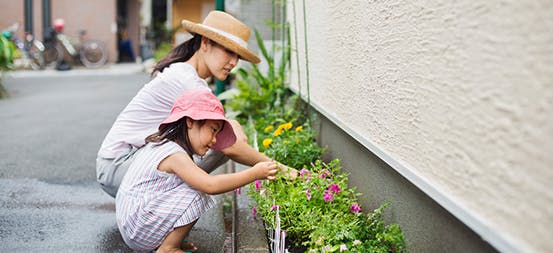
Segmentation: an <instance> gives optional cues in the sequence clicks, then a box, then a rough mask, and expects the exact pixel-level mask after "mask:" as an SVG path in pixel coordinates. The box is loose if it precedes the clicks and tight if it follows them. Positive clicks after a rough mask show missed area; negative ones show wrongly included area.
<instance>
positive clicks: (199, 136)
mask: <svg viewBox="0 0 553 253" xmlns="http://www.w3.org/2000/svg"><path fill="white" fill-rule="evenodd" d="M223 124H224V123H223V121H222V120H205V121H204V122H203V124H202V121H197V120H191V119H187V126H188V129H187V131H188V138H189V139H190V145H191V146H192V147H190V148H191V149H192V152H194V153H195V154H197V155H199V156H204V155H205V154H206V153H207V151H208V150H209V149H210V148H211V146H213V144H215V142H217V139H216V138H215V137H216V136H217V134H218V133H219V132H220V131H221V129H222V128H223Z"/></svg>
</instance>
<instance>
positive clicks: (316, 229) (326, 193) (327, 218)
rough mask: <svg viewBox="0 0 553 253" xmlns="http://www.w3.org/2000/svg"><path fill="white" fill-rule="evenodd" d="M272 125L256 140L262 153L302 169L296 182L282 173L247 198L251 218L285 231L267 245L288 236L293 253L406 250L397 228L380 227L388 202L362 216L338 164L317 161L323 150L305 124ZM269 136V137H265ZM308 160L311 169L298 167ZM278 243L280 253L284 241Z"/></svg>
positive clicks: (260, 184) (257, 184) (259, 184)
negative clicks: (252, 204) (259, 143)
mask: <svg viewBox="0 0 553 253" xmlns="http://www.w3.org/2000/svg"><path fill="white" fill-rule="evenodd" d="M271 126H272V125H270V126H268V127H265V128H264V132H265V135H260V138H258V140H259V141H261V142H262V145H261V147H263V151H264V152H265V153H266V154H268V155H272V157H275V159H277V160H279V161H281V160H283V161H290V163H293V164H294V165H295V166H297V167H296V168H302V169H301V170H300V172H299V176H298V177H297V178H295V179H292V178H290V176H289V175H288V174H285V173H281V174H279V175H278V177H277V179H276V180H275V181H270V182H269V181H264V182H263V181H256V182H255V183H254V184H252V185H250V188H251V189H250V191H248V193H249V195H250V196H251V197H252V199H253V200H254V202H255V203H256V205H255V206H254V207H252V212H253V215H254V216H260V217H262V219H263V221H264V222H265V224H266V226H267V229H269V230H277V231H276V233H279V231H278V230H281V231H285V233H280V234H278V235H276V236H275V233H273V238H270V240H271V241H275V240H280V239H282V238H283V237H288V238H289V240H288V242H289V243H288V245H287V248H288V250H290V251H293V252H304V251H308V252H405V251H406V247H405V242H404V238H403V233H402V232H401V229H400V227H399V226H398V225H397V224H391V225H388V226H386V225H385V224H384V222H383V217H382V211H383V210H384V208H385V207H386V206H388V205H389V203H385V204H383V205H382V206H380V207H379V208H378V209H376V210H374V211H373V212H367V213H366V214H365V213H363V212H362V208H361V206H360V205H359V203H358V201H357V197H358V196H359V195H360V194H359V193H357V192H356V191H355V189H354V188H349V187H348V184H347V180H348V178H347V174H345V173H341V171H340V170H341V167H340V161H339V160H338V159H335V160H333V161H331V162H329V163H324V162H322V161H321V160H320V159H318V157H319V156H320V154H321V152H322V149H321V148H320V147H318V146H317V145H316V144H315V143H314V142H313V135H312V134H314V133H313V131H311V130H310V127H309V125H308V124H307V123H304V125H301V126H296V127H293V124H292V123H291V122H288V123H284V124H280V125H278V126H277V127H276V128H273V127H271ZM272 130H274V131H272ZM267 132H268V133H271V134H270V135H269V136H268V137H267V136H266V135H267ZM298 158H301V159H304V160H297V159H298ZM311 160H314V162H312V163H309V164H305V163H303V164H302V163H301V162H299V161H311ZM275 237H280V238H275ZM276 244H278V245H276V246H275V247H276V248H282V245H281V244H282V242H277V243H276ZM274 251H276V250H274Z"/></svg>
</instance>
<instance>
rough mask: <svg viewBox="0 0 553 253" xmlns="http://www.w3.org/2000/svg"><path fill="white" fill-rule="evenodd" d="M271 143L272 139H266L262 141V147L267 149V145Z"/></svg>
mask: <svg viewBox="0 0 553 253" xmlns="http://www.w3.org/2000/svg"><path fill="white" fill-rule="evenodd" d="M272 142H273V139H271V138H267V139H265V140H263V147H269V145H271V143H272Z"/></svg>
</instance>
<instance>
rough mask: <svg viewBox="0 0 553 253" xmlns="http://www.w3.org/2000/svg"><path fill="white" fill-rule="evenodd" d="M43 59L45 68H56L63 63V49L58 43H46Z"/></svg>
mask: <svg viewBox="0 0 553 253" xmlns="http://www.w3.org/2000/svg"><path fill="white" fill-rule="evenodd" d="M43 57H44V65H46V67H52V68H53V67H56V66H57V65H58V63H61V61H63V48H62V47H61V45H59V44H58V43H47V44H46V45H45V47H44V53H43Z"/></svg>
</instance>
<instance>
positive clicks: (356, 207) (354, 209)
mask: <svg viewBox="0 0 553 253" xmlns="http://www.w3.org/2000/svg"><path fill="white" fill-rule="evenodd" d="M349 210H350V211H352V212H353V213H354V214H358V213H359V212H361V207H360V206H359V205H358V204H356V203H355V204H353V205H351V206H350V207H349Z"/></svg>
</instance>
